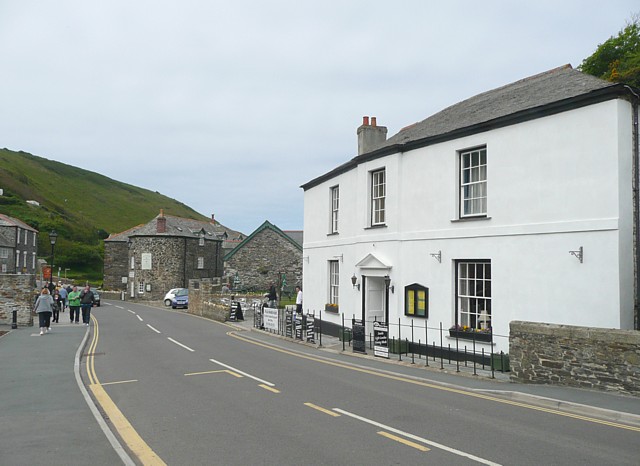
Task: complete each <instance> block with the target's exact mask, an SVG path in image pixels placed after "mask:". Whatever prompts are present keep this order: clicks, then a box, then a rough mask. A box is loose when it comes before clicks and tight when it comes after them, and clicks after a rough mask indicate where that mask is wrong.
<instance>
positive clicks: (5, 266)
mask: <svg viewBox="0 0 640 466" xmlns="http://www.w3.org/2000/svg"><path fill="white" fill-rule="evenodd" d="M0 271H2V273H7V264H4V263H3V264H2V267H0Z"/></svg>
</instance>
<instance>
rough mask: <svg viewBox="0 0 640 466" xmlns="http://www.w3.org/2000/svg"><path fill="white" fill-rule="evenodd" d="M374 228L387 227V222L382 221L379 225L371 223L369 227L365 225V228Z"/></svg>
mask: <svg viewBox="0 0 640 466" xmlns="http://www.w3.org/2000/svg"><path fill="white" fill-rule="evenodd" d="M376 228H387V224H386V223H382V224H380V225H371V226H369V227H366V228H365V230H375V229H376Z"/></svg>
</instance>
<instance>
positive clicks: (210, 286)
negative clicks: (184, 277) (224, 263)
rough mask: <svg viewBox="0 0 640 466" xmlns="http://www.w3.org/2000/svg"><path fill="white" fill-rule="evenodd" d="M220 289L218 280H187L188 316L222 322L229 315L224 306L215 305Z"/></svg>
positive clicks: (219, 280)
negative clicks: (192, 315)
mask: <svg viewBox="0 0 640 466" xmlns="http://www.w3.org/2000/svg"><path fill="white" fill-rule="evenodd" d="M221 289H222V285H221V279H220V278H213V279H212V278H204V279H201V280H195V279H194V280H189V309H188V310H187V311H188V312H189V314H194V315H198V316H202V317H206V318H207V319H212V320H217V321H218V322H224V321H225V320H226V319H227V316H228V314H229V309H228V307H226V306H221V305H218V304H216V303H217V302H218V298H219V297H220V292H221Z"/></svg>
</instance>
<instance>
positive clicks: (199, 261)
mask: <svg viewBox="0 0 640 466" xmlns="http://www.w3.org/2000/svg"><path fill="white" fill-rule="evenodd" d="M198 268H199V269H204V257H198Z"/></svg>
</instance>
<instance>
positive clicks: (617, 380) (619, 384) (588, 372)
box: [509, 321, 640, 396]
mask: <svg viewBox="0 0 640 466" xmlns="http://www.w3.org/2000/svg"><path fill="white" fill-rule="evenodd" d="M509 358H510V362H511V380H512V381H513V382H520V383H539V384H556V385H566V386H572V387H579V388H590V389H599V390H605V391H608V392H617V393H621V394H627V395H634V396H640V332H639V331H636V330H616V329H605V328H591V327H576V326H572V325H556V324H543V323H535V322H522V321H513V322H511V323H510V332H509Z"/></svg>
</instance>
